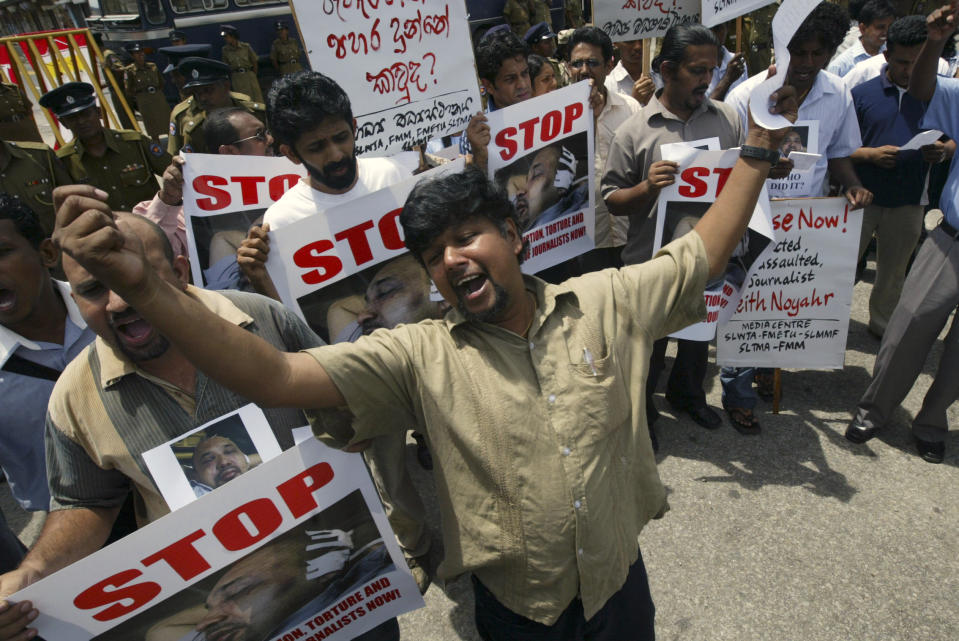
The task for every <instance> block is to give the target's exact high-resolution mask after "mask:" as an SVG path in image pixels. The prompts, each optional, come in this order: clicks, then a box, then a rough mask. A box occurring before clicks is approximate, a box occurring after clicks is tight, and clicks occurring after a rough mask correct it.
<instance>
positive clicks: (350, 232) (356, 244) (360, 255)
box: [333, 220, 373, 265]
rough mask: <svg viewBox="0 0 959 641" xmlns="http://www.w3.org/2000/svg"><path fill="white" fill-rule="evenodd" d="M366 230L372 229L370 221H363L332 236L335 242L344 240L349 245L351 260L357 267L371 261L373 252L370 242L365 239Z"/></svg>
mask: <svg viewBox="0 0 959 641" xmlns="http://www.w3.org/2000/svg"><path fill="white" fill-rule="evenodd" d="M368 229H373V221H372V220H367V221H364V222H362V223H360V224H359V225H354V226H353V227H350V228H349V229H344V230H343V231H341V232H338V233H336V234H334V235H333V238H335V239H337V240H343V239H344V238H345V239H346V242H347V243H349V245H350V251H351V252H353V260H354V261H356V264H357V265H362V264H363V263H366V262H369V261H371V260H373V250H372V249H370V241H369V239H367V237H366V231H367V230H368Z"/></svg>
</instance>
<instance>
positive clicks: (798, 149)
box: [766, 120, 822, 198]
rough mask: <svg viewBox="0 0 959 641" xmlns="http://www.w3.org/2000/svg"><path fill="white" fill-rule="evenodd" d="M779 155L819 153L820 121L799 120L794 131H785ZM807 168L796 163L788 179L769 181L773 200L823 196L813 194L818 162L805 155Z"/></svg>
mask: <svg viewBox="0 0 959 641" xmlns="http://www.w3.org/2000/svg"><path fill="white" fill-rule="evenodd" d="M779 152H780V154H782V155H783V156H790V157H791V154H797V153H798V154H819V121H818V120H797V121H796V122H795V123H794V124H793V126H792V128H791V129H790V130H789V131H788V132H786V135H785V136H784V137H783V141H782V144H781V145H780V146H779ZM802 161H803V162H804V163H805V166H802V165H800V164H799V162H798V161H797V160H794V161H793V170H792V171H790V172H789V175H788V176H786V177H785V178H775V179H774V178H770V179H769V180H768V181H766V188H767V189H768V190H769V197H770V198H803V197H807V196H822V193H821V192H820V193H813V192H814V191H815V190H816V188H817V187H818V185H815V184H814V181H815V178H816V168H815V161H814V160H813V159H812V158H811V157H810V156H804V157H803V158H802Z"/></svg>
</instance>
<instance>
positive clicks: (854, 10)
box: [849, 0, 869, 22]
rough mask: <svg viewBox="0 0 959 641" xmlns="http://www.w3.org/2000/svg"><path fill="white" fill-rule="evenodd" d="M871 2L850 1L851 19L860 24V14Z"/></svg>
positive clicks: (862, 0)
mask: <svg viewBox="0 0 959 641" xmlns="http://www.w3.org/2000/svg"><path fill="white" fill-rule="evenodd" d="M867 2H869V0H849V19H850V20H855V21H856V22H859V12H860V11H862V8H863V7H864V6H866V3H867Z"/></svg>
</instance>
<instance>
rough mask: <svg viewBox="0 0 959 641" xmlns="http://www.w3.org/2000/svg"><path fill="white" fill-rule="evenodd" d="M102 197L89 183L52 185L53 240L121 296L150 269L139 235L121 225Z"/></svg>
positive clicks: (131, 288)
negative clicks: (55, 219) (54, 214)
mask: <svg viewBox="0 0 959 641" xmlns="http://www.w3.org/2000/svg"><path fill="white" fill-rule="evenodd" d="M106 199H107V193H106V192H104V191H103V190H100V189H97V188H96V187H93V186H92V185H67V186H65V187H57V188H56V189H54V190H53V205H54V208H55V209H56V212H57V225H56V229H55V230H54V232H53V241H54V242H55V243H56V244H57V246H58V247H59V248H60V249H61V250H62V251H63V252H64V253H65V254H67V255H68V256H70V257H71V258H73V259H74V260H75V261H77V262H78V263H80V264H81V265H82V266H83V267H84V268H85V269H86V270H87V271H88V272H90V273H91V274H92V275H93V276H94V277H95V278H96V279H97V280H99V281H100V282H101V283H103V284H104V285H106V286H107V287H108V288H109V289H112V290H113V291H115V292H117V293H118V294H120V295H121V296H122V295H123V294H124V293H127V292H131V291H136V290H137V289H139V287H140V286H141V285H142V284H143V283H144V282H145V281H146V279H147V278H148V276H149V274H150V269H149V268H148V266H147V263H146V258H145V256H144V251H143V244H142V243H141V242H140V239H139V238H138V237H137V236H136V235H135V234H133V233H130V232H124V230H123V229H121V227H120V226H119V225H118V224H117V219H116V217H115V216H114V214H113V211H111V209H110V207H109V206H108V205H107V203H106ZM131 215H132V214H131Z"/></svg>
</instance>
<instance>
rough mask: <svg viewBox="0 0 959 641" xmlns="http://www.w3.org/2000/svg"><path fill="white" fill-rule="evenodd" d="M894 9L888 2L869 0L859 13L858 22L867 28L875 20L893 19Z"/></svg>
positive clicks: (894, 15)
mask: <svg viewBox="0 0 959 641" xmlns="http://www.w3.org/2000/svg"><path fill="white" fill-rule="evenodd" d="M895 17H896V8H895V7H893V6H892V3H891V2H889V0H869V2H867V3H866V4H864V5H863V7H862V9H861V10H860V11H859V22H861V23H863V24H864V25H866V26H867V27H868V26H869V25H871V24H872V23H874V22H875V21H876V20H883V19H885V18H895Z"/></svg>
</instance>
